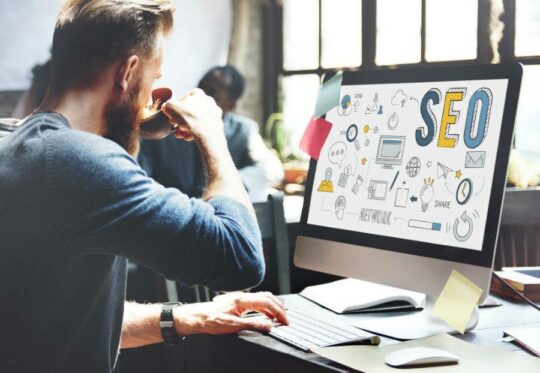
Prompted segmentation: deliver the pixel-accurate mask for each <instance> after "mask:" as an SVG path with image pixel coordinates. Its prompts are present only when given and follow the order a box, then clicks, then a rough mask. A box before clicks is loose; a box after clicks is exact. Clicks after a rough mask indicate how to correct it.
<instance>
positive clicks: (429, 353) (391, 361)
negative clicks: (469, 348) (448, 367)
mask: <svg viewBox="0 0 540 373" xmlns="http://www.w3.org/2000/svg"><path fill="white" fill-rule="evenodd" d="M384 360H385V362H386V364H388V365H390V366H391V367H400V368H404V367H413V366H417V365H431V364H441V365H443V364H457V363H458V362H459V357H458V356H456V355H454V354H451V353H450V352H448V351H445V350H441V349H438V348H431V347H410V348H403V349H401V350H397V351H394V352H392V353H390V354H388V355H386V358H385V359H384Z"/></svg>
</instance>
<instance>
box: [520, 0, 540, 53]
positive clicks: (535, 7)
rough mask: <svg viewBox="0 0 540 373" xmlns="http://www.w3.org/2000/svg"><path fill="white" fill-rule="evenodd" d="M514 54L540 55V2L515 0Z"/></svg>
mask: <svg viewBox="0 0 540 373" xmlns="http://www.w3.org/2000/svg"><path fill="white" fill-rule="evenodd" d="M515 4H516V39H515V40H516V45H515V55H516V56H538V55H540V2H538V1H532V0H517V1H516V3H515Z"/></svg>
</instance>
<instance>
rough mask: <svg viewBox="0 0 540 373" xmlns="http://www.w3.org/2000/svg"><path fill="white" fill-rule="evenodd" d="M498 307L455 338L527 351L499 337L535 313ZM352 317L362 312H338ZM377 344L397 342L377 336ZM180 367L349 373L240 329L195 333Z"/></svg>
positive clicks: (534, 322) (291, 298) (535, 318)
mask: <svg viewBox="0 0 540 373" xmlns="http://www.w3.org/2000/svg"><path fill="white" fill-rule="evenodd" d="M283 299H284V300H285V302H288V303H294V304H302V305H307V306H309V307H316V308H317V309H318V311H320V312H328V313H330V314H333V313H332V312H330V311H327V310H325V309H322V308H321V307H318V306H317V305H315V304H313V303H311V302H309V301H307V300H305V299H304V298H302V297H300V296H298V295H286V296H283ZM501 302H502V303H503V305H502V306H499V307H495V308H485V309H481V310H480V322H479V324H478V326H477V328H476V329H475V330H474V331H473V332H472V333H468V334H466V335H463V336H459V338H461V339H463V340H466V341H469V342H472V343H477V344H480V345H486V346H492V347H498V348H502V349H506V350H512V351H516V353H523V354H525V353H526V352H525V351H523V350H521V349H520V348H519V347H518V346H516V345H514V344H512V343H507V342H501V339H502V337H503V330H504V329H505V328H507V327H510V326H526V325H530V326H540V312H538V311H536V310H534V309H533V308H532V307H530V306H526V305H524V304H514V303H510V302H508V301H505V300H501ZM338 317H340V318H342V319H344V320H346V321H349V322H351V320H355V319H358V318H361V317H362V316H361V315H340V316H338ZM381 339H382V342H381V344H391V343H398V341H396V340H393V339H390V338H384V337H383V338H381ZM183 352H184V354H185V357H186V359H185V360H184V365H185V366H184V367H183V369H184V370H182V369H179V370H178V372H189V373H192V372H193V373H194V372H222V373H224V372H231V373H232V372H257V373H266V372H268V373H270V372H272V373H274V372H294V373H297V372H352V370H351V369H349V368H347V367H343V366H341V365H338V364H336V363H333V362H331V361H329V360H327V359H324V358H322V357H319V356H318V355H316V354H314V353H305V352H302V351H300V350H297V349H295V348H293V347H290V346H288V345H286V344H284V343H281V342H279V341H277V340H275V339H273V338H271V337H268V336H265V335H262V334H260V333H254V332H242V333H241V334H240V335H238V336H236V335H233V336H219V337H212V336H197V337H194V338H191V339H190V340H189V342H188V343H186V345H185V347H184V351H183Z"/></svg>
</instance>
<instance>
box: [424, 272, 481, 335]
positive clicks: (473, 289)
mask: <svg viewBox="0 0 540 373" xmlns="http://www.w3.org/2000/svg"><path fill="white" fill-rule="evenodd" d="M481 296H482V289H481V288H479V287H478V286H476V284H474V283H473V282H472V281H471V280H469V279H468V278H467V277H465V276H463V275H462V274H461V273H459V272H458V271H456V270H452V274H451V275H450V278H449V279H448V281H447V282H446V285H444V289H443V290H442V292H441V294H440V295H439V298H438V299H437V302H435V306H433V314H434V315H435V316H437V317H439V318H441V319H442V320H443V321H445V322H446V323H447V324H448V325H450V326H451V327H452V328H454V329H455V330H457V331H458V332H460V333H462V334H463V333H465V329H466V328H467V324H468V322H469V319H470V318H471V315H472V312H473V310H474V308H475V307H476V305H477V304H478V301H479V300H480V297H481Z"/></svg>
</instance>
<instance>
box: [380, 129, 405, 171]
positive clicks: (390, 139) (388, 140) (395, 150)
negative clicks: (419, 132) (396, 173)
mask: <svg viewBox="0 0 540 373" xmlns="http://www.w3.org/2000/svg"><path fill="white" fill-rule="evenodd" d="M404 148H405V136H381V137H380V139H379V147H378V149H377V158H376V159H375V163H376V164H380V165H383V167H385V168H393V166H399V165H401V164H402V163H403V149H404Z"/></svg>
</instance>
